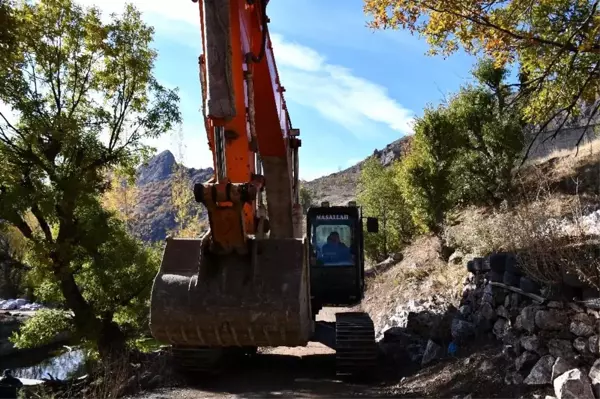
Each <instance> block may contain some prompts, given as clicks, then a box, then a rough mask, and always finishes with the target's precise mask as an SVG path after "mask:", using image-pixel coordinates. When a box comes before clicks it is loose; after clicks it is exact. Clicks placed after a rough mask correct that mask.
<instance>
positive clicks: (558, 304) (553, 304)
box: [546, 301, 565, 309]
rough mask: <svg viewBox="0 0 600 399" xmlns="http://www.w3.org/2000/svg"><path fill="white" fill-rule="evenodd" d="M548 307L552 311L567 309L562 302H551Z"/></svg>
mask: <svg viewBox="0 0 600 399" xmlns="http://www.w3.org/2000/svg"><path fill="white" fill-rule="evenodd" d="M546 306H548V307H549V308H550V309H563V308H564V307H565V305H564V304H563V303H562V302H558V301H550V302H548V304H547V305H546Z"/></svg>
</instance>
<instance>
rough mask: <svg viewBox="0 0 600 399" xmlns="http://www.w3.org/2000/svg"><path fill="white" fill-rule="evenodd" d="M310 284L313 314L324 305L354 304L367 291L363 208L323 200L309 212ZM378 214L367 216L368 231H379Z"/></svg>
mask: <svg viewBox="0 0 600 399" xmlns="http://www.w3.org/2000/svg"><path fill="white" fill-rule="evenodd" d="M306 221H307V229H306V235H307V240H308V243H309V268H310V287H311V299H312V310H313V314H316V313H318V312H319V310H320V309H321V308H322V307H323V306H354V305H357V304H358V303H360V301H361V300H362V298H363V292H364V237H363V234H364V233H363V217H362V209H361V208H360V207H358V206H356V203H355V202H353V201H352V202H350V203H349V204H348V206H329V204H328V203H326V202H325V203H323V204H321V206H319V207H311V208H309V210H308V212H307V218H306ZM377 231H378V223H377V219H376V218H367V232H368V233H369V232H377Z"/></svg>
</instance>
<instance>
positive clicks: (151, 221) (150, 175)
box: [133, 150, 213, 242]
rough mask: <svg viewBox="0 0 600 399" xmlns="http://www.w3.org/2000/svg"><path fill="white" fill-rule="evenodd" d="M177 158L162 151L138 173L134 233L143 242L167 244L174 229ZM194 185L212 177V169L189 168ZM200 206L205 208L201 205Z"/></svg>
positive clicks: (189, 175)
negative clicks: (173, 195) (165, 242)
mask: <svg viewBox="0 0 600 399" xmlns="http://www.w3.org/2000/svg"><path fill="white" fill-rule="evenodd" d="M175 166H176V162H175V157H174V156H173V154H172V153H171V152H170V151H168V150H167V151H163V152H161V153H159V154H157V155H155V156H154V157H152V158H151V159H150V160H149V161H148V162H147V163H146V165H143V166H141V167H140V168H139V169H138V172H137V180H136V185H137V188H138V190H139V193H138V203H137V206H136V209H135V218H134V222H133V229H134V232H135V233H136V235H138V237H140V238H141V239H142V240H144V241H150V242H154V241H160V240H164V239H165V238H166V236H167V234H168V232H169V231H170V230H172V229H173V228H175V210H174V209H173V205H172V202H171V188H172V183H173V176H174V175H173V171H174V167H175ZM186 172H187V174H188V178H189V180H190V181H191V182H192V184H191V185H190V188H189V189H190V190H192V189H193V184H195V183H200V182H204V181H206V180H208V179H210V177H211V176H212V175H213V169H212V168H207V169H194V168H186ZM197 206H199V207H202V208H203V209H204V207H203V206H202V205H200V204H198V205H197Z"/></svg>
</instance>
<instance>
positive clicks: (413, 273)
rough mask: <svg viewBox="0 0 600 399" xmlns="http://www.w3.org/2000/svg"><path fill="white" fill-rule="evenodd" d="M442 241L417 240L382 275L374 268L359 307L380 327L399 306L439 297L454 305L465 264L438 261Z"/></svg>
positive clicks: (460, 289)
mask: <svg viewBox="0 0 600 399" xmlns="http://www.w3.org/2000/svg"><path fill="white" fill-rule="evenodd" d="M441 249H442V245H441V241H440V240H439V239H438V238H436V237H431V236H428V237H420V238H417V239H416V240H415V241H414V242H413V243H412V244H411V245H409V246H408V247H406V249H405V250H404V251H403V259H402V261H401V262H399V263H397V264H396V265H394V266H393V267H391V268H388V269H386V270H385V271H383V272H377V271H376V268H375V269H374V270H375V271H374V273H373V277H371V278H370V279H369V280H367V292H366V295H365V300H364V301H363V305H362V308H363V309H364V310H365V311H367V312H369V313H370V314H371V316H372V317H373V318H374V321H375V324H376V325H378V324H380V322H381V320H383V319H384V318H385V316H386V315H387V316H389V315H390V314H393V312H394V309H395V308H396V306H397V305H398V304H400V303H404V302H407V301H408V300H410V299H418V298H427V297H431V296H433V295H439V296H441V297H443V298H445V299H446V300H447V301H449V302H451V303H453V304H457V303H458V300H459V298H460V295H461V292H462V282H463V280H464V278H465V276H466V274H467V270H466V268H465V267H464V264H461V265H449V264H448V263H446V262H445V261H444V260H443V259H442V258H441Z"/></svg>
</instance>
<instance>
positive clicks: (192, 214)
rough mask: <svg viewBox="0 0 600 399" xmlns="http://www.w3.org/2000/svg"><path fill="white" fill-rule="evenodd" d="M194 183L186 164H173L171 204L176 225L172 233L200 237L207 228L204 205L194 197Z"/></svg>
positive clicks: (178, 235)
mask: <svg viewBox="0 0 600 399" xmlns="http://www.w3.org/2000/svg"><path fill="white" fill-rule="evenodd" d="M193 183H194V182H193V181H192V179H191V177H190V174H189V171H188V170H187V168H186V167H185V166H183V165H182V164H175V165H173V178H172V180H171V204H172V206H173V209H174V211H175V223H176V227H175V229H174V230H173V231H171V232H170V233H171V234H173V235H175V236H177V237H188V238H192V237H199V236H200V235H201V234H202V232H203V231H205V230H206V222H205V221H204V220H203V219H202V205H200V204H198V203H197V202H196V200H195V199H194V192H193V190H192V188H193V186H194V184H193Z"/></svg>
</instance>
